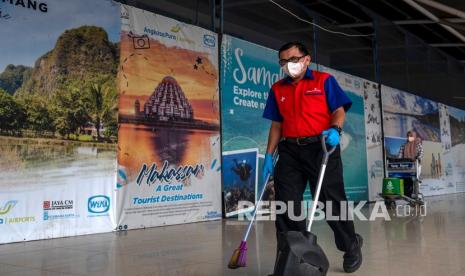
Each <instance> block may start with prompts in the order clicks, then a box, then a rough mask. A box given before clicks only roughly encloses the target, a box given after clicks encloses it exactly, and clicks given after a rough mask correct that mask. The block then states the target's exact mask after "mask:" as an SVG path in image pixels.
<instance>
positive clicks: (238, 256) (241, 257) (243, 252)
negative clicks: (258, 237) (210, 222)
mask: <svg viewBox="0 0 465 276" xmlns="http://www.w3.org/2000/svg"><path fill="white" fill-rule="evenodd" d="M269 179H270V174H268V175H267V176H266V179H265V182H264V184H263V188H262V192H261V193H260V197H259V198H258V201H257V205H256V206H255V209H254V211H253V214H252V219H251V220H250V222H249V225H248V226H247V231H246V232H245V235H244V238H243V239H242V241H241V244H240V245H239V247H238V248H237V249H236V250H234V252H233V254H232V256H231V259H230V260H229V264H228V268H230V269H236V268H239V267H245V266H246V262H247V238H248V237H249V233H250V229H252V225H253V223H254V221H255V217H256V215H257V210H258V206H259V205H260V201H261V200H262V197H263V194H264V193H265V189H266V184H268V180H269Z"/></svg>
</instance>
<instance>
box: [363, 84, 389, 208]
mask: <svg viewBox="0 0 465 276" xmlns="http://www.w3.org/2000/svg"><path fill="white" fill-rule="evenodd" d="M363 97H364V100H365V101H364V103H365V131H366V146H367V165H368V190H369V195H368V199H369V200H370V201H374V200H377V199H380V196H379V194H380V193H381V187H382V183H383V177H384V165H383V164H384V163H383V144H382V143H383V134H382V131H381V120H382V119H381V106H380V103H381V101H380V94H379V87H378V84H377V83H374V82H371V81H367V80H365V81H363Z"/></svg>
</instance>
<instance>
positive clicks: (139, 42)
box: [132, 35, 150, 49]
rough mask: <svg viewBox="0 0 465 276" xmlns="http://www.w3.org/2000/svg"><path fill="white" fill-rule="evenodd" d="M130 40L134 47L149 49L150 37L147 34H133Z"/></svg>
mask: <svg viewBox="0 0 465 276" xmlns="http://www.w3.org/2000/svg"><path fill="white" fill-rule="evenodd" d="M132 42H133V44H134V49H149V48H150V39H149V37H148V36H147V35H141V36H133V37H132Z"/></svg>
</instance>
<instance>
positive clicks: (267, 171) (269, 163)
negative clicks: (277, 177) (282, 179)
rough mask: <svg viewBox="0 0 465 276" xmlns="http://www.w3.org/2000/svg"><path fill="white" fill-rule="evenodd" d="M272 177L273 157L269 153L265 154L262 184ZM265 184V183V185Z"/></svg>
mask: <svg viewBox="0 0 465 276" xmlns="http://www.w3.org/2000/svg"><path fill="white" fill-rule="evenodd" d="M268 175H270V176H272V175H273V155H271V154H270V153H267V154H265V163H264V164H263V175H262V177H263V183H265V181H266V177H267V176H268ZM265 184H266V183H265Z"/></svg>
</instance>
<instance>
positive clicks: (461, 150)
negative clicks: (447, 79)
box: [441, 106, 465, 192]
mask: <svg viewBox="0 0 465 276" xmlns="http://www.w3.org/2000/svg"><path fill="white" fill-rule="evenodd" d="M447 114H448V115H449V127H450V138H449V141H450V144H449V145H450V146H451V147H450V151H449V154H450V155H451V158H450V159H451V162H450V163H452V166H451V168H449V166H447V167H446V169H448V170H449V169H451V170H452V175H453V179H454V180H453V181H454V182H455V186H456V191H457V192H465V110H461V109H458V108H455V107H452V106H448V107H447ZM441 120H442V118H441ZM444 121H445V124H446V125H447V118H444ZM445 129H446V130H447V128H445ZM446 145H447V144H446Z"/></svg>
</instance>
